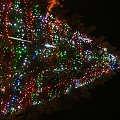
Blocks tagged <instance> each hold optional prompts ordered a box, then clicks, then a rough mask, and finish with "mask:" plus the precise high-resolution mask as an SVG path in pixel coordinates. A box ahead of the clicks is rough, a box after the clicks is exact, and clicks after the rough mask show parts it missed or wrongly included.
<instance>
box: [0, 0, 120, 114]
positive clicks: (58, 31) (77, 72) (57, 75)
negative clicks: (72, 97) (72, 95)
mask: <svg viewBox="0 0 120 120" xmlns="http://www.w3.org/2000/svg"><path fill="white" fill-rule="evenodd" d="M50 9H51V8H49V11H45V12H43V8H42V7H41V5H40V4H38V1H36V2H35V1H34V2H32V0H1V1H0V27H1V30H0V84H1V94H0V102H1V113H2V114H7V113H12V112H15V111H17V110H20V109H23V108H26V107H27V106H29V105H35V104H41V103H45V102H47V101H50V100H52V99H54V98H55V97H57V96H59V95H60V94H61V93H62V94H67V93H69V92H70V91H71V90H72V89H74V88H78V87H81V86H83V85H86V84H88V83H91V82H92V81H94V80H96V79H97V78H100V77H101V76H103V75H105V74H110V73H111V71H113V69H116V68H119V67H120V61H119V60H118V58H117V56H115V55H113V54H112V53H109V52H108V51H107V48H104V47H101V46H99V45H97V44H95V42H94V41H93V40H91V38H90V37H88V36H86V35H84V34H82V33H80V32H79V31H74V30H72V28H70V27H69V26H68V25H67V23H65V22H63V21H62V20H59V19H58V18H57V17H55V16H53V15H52V14H51V13H50Z"/></svg>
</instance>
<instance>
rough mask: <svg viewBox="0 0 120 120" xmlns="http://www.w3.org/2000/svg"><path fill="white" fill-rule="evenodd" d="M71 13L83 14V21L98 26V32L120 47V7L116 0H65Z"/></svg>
mask: <svg viewBox="0 0 120 120" xmlns="http://www.w3.org/2000/svg"><path fill="white" fill-rule="evenodd" d="M64 4H65V7H66V8H68V9H69V10H70V11H71V13H72V12H75V13H77V14H78V15H79V14H82V16H83V22H85V23H86V24H88V25H95V26H96V27H97V32H96V34H99V35H104V36H105V37H106V38H107V40H108V41H110V43H112V44H113V45H114V46H118V47H120V40H119V25H120V23H119V21H120V18H119V16H120V7H119V3H118V1H116V0H110V1H106V0H96V1H93V0H64Z"/></svg>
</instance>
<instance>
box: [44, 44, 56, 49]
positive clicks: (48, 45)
mask: <svg viewBox="0 0 120 120" xmlns="http://www.w3.org/2000/svg"><path fill="white" fill-rule="evenodd" d="M45 47H48V48H49V47H52V48H55V46H53V45H50V44H45Z"/></svg>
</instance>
